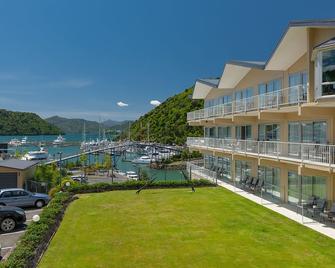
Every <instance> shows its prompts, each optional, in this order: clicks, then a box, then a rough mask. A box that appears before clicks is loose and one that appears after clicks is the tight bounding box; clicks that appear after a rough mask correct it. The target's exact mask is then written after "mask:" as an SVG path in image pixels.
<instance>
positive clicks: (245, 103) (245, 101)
mask: <svg viewBox="0 0 335 268" xmlns="http://www.w3.org/2000/svg"><path fill="white" fill-rule="evenodd" d="M244 112H245V113H246V112H247V98H245V99H244Z"/></svg>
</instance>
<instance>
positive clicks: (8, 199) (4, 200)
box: [0, 188, 50, 208]
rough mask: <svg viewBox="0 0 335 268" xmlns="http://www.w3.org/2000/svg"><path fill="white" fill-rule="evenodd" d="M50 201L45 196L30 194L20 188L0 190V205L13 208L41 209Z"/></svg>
mask: <svg viewBox="0 0 335 268" xmlns="http://www.w3.org/2000/svg"><path fill="white" fill-rule="evenodd" d="M49 201H50V197H49V196H48V195H47V194H39V193H31V192H29V191H26V190H24V189H20V188H8V189H1V190H0V205H2V206H15V207H37V208H42V207H43V206H45V205H47V204H48V203H49Z"/></svg>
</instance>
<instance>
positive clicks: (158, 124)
mask: <svg viewBox="0 0 335 268" xmlns="http://www.w3.org/2000/svg"><path fill="white" fill-rule="evenodd" d="M192 93H193V87H191V88H189V89H186V90H184V91H183V92H181V93H179V94H177V95H175V96H172V97H170V98H168V99H167V100H166V101H164V102H163V103H162V104H160V105H159V106H157V107H156V108H155V109H153V110H151V111H150V112H148V113H146V114H145V115H143V116H141V117H140V118H139V119H138V120H136V121H135V122H133V123H132V124H131V131H130V132H131V139H132V140H137V141H140V140H144V141H145V140H147V133H148V132H147V131H148V127H149V130H150V131H149V132H150V141H155V142H160V143H169V144H172V143H175V144H179V145H182V144H185V142H186V138H187V137H188V136H189V137H193V136H201V135H203V128H202V127H192V126H189V125H188V124H187V121H186V115H187V113H188V112H190V111H194V110H197V109H201V108H202V107H203V101H202V100H192V99H191V98H190V95H192ZM127 137H128V131H127V128H125V130H124V131H123V133H122V134H121V138H127Z"/></svg>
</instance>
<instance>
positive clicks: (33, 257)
mask: <svg viewBox="0 0 335 268" xmlns="http://www.w3.org/2000/svg"><path fill="white" fill-rule="evenodd" d="M71 200H72V195H71V194H70V193H67V192H66V193H65V192H63V193H57V194H55V197H54V198H53V199H52V200H51V202H50V203H49V204H48V206H47V207H46V208H44V210H43V212H42V213H41V215H40V221H39V222H33V223H31V224H30V225H29V226H28V228H27V231H26V232H25V234H24V235H23V237H22V238H21V241H20V242H19V243H18V245H17V247H16V248H15V250H14V251H13V253H12V254H11V255H10V256H9V258H8V259H7V260H6V261H5V262H3V263H1V264H0V267H1V268H14V267H15V268H24V267H35V266H36V263H37V261H38V260H39V257H40V255H41V253H42V252H44V250H45V249H46V247H47V245H48V242H49V240H50V238H51V237H52V234H53V233H54V232H55V231H56V229H57V227H58V225H59V223H60V221H61V219H62V217H63V213H64V211H65V208H66V206H67V204H69V202H70V201H71Z"/></svg>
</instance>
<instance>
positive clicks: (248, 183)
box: [245, 177, 255, 188]
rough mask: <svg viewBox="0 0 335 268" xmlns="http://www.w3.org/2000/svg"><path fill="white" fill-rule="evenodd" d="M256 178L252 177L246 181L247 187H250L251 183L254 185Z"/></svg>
mask: <svg viewBox="0 0 335 268" xmlns="http://www.w3.org/2000/svg"><path fill="white" fill-rule="evenodd" d="M254 180H255V178H254V177H251V178H250V180H249V181H247V182H246V183H245V187H247V188H250V185H252V183H253V182H254Z"/></svg>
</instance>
